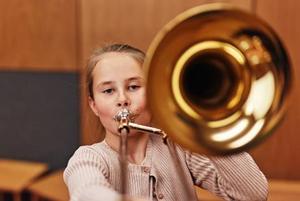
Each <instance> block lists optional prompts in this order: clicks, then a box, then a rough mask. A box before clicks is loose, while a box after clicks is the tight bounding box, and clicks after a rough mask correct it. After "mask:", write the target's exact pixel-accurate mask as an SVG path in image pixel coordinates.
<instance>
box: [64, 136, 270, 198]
mask: <svg viewBox="0 0 300 201" xmlns="http://www.w3.org/2000/svg"><path fill="white" fill-rule="evenodd" d="M177 148H178V153H179V159H180V163H181V164H182V165H183V167H184V174H185V176H186V177H187V179H188V183H189V185H188V188H190V190H192V191H193V192H194V193H193V200H197V197H196V193H195V191H194V186H193V185H197V186H199V187H201V188H204V189H207V190H208V191H210V192H212V193H214V194H215V195H217V196H220V197H222V198H223V199H224V200H249V201H255V200H266V199H267V193H268V184H267V180H266V178H265V176H264V175H263V173H262V172H261V171H260V170H259V168H258V167H257V165H256V164H255V162H254V161H253V159H252V158H251V156H250V155H249V154H247V153H245V152H244V153H240V154H236V155H231V156H223V157H212V158H210V159H209V158H207V157H205V156H202V155H199V154H194V153H190V152H188V151H184V150H183V149H181V148H179V147H177ZM175 170H176V167H175V165H174V163H173V162H172V158H171V156H170V155H169V152H168V149H167V146H166V145H165V144H163V142H162V140H161V138H159V137H156V136H151V138H150V140H149V142H148V145H147V150H146V156H145V159H144V161H143V162H142V163H141V164H140V165H136V164H130V163H129V165H128V187H127V189H128V194H129V195H132V196H134V197H140V198H144V199H145V200H147V199H149V192H150V178H153V181H154V184H153V189H152V190H153V195H152V196H153V198H152V199H153V200H165V201H185V200H184V197H183V195H184V193H185V192H184V188H183V182H182V181H181V180H180V179H179V178H178V176H177V174H176V171H175ZM64 180H65V183H66V185H67V186H68V188H69V193H70V197H71V201H101V200H103V201H116V200H120V194H119V193H118V192H119V191H120V168H119V157H118V153H117V152H115V151H114V150H113V149H111V148H110V147H109V145H107V143H105V141H103V142H101V143H97V144H94V145H91V146H82V147H80V148H79V149H78V150H77V151H76V152H75V153H74V155H73V156H72V158H71V159H70V161H69V163H68V166H67V168H66V169H65V172H64ZM151 192H152V191H151Z"/></svg>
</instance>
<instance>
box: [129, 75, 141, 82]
mask: <svg viewBox="0 0 300 201" xmlns="http://www.w3.org/2000/svg"><path fill="white" fill-rule="evenodd" d="M135 80H143V78H142V77H140V76H136V77H131V78H128V79H127V81H135Z"/></svg>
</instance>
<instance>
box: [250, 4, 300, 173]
mask: <svg viewBox="0 0 300 201" xmlns="http://www.w3.org/2000/svg"><path fill="white" fill-rule="evenodd" d="M299 8H300V2H299V1H293V0H287V1H279V0H276V1H274V0H273V1H271V0H264V1H257V5H256V13H257V15H258V16H259V17H261V18H263V19H264V20H265V21H267V22H268V23H269V24H270V25H271V26H272V27H273V28H274V30H275V31H276V32H277V33H278V35H279V36H280V37H281V39H282V41H283V42H284V44H285V46H286V48H287V50H288V52H289V54H290V59H291V62H292V64H293V70H294V86H293V87H294V88H293V91H292V94H291V97H290V102H291V103H290V107H289V110H288V112H287V114H286V117H285V119H284V121H283V122H282V124H280V125H279V127H278V129H277V130H276V131H275V132H274V134H273V136H271V137H270V139H269V140H267V141H266V142H264V143H263V144H261V145H260V146H258V147H257V148H255V149H254V150H253V151H252V153H253V156H254V158H255V159H256V161H257V163H258V165H259V166H260V167H261V168H262V170H263V171H264V172H265V174H266V175H267V176H268V177H269V178H277V179H278V178H279V179H300V172H299V170H300V160H298V159H299V155H300V146H299V142H300V136H299V130H298V129H299V128H298V127H299V122H300V107H299V105H298V103H299V101H300V94H299V91H300V83H299V78H298V76H299V73H300V68H299V65H300V57H299V51H300V42H299V35H300V26H298V24H299V22H298V21H299V19H300V12H299Z"/></svg>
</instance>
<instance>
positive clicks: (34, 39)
mask: <svg viewBox="0 0 300 201" xmlns="http://www.w3.org/2000/svg"><path fill="white" fill-rule="evenodd" d="M76 23H77V22H76V1H63V0H52V1H41V0H28V1H23V0H10V1H1V2H0V30H1V31H0V44H1V48H0V69H2V70H21V71H66V72H68V71H77V64H76V56H77V55H76V54H77V53H76V51H77V50H76V48H77V46H76V34H77V30H76Z"/></svg>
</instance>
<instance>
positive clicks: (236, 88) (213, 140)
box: [144, 4, 292, 153]
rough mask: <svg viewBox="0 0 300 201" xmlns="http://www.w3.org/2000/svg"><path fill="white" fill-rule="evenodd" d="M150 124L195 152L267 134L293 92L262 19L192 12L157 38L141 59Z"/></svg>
mask: <svg viewBox="0 0 300 201" xmlns="http://www.w3.org/2000/svg"><path fill="white" fill-rule="evenodd" d="M144 67H145V69H146V72H147V82H148V83H147V87H148V89H147V93H148V94H147V96H148V99H149V100H148V102H149V106H150V109H151V111H152V114H153V121H154V123H155V125H157V126H158V127H160V128H162V129H163V130H164V131H165V132H166V133H167V134H168V136H169V137H170V138H171V139H173V140H174V141H175V142H177V143H178V144H181V145H182V146H183V147H186V148H188V149H190V150H192V151H195V152H198V153H232V152H236V151H240V150H244V149H245V148H248V147H251V146H252V145H255V144H257V143H258V142H260V141H262V140H263V139H264V138H265V137H266V136H268V135H269V134H270V133H271V131H272V130H273V129H274V127H275V126H276V125H277V124H278V123H279V122H280V120H281V119H282V116H283V113H284V111H285V108H286V105H287V101H286V99H287V97H288V95H289V93H290V89H291V82H292V80H291V68H290V62H289V59H288V55H287V53H286V50H285V49H284V48H283V44H282V43H281V42H280V40H279V38H278V36H277V35H276V34H275V32H274V31H273V30H272V29H271V28H270V27H269V26H268V25H267V24H266V23H265V22H263V21H262V20H260V19H259V18H257V17H256V16H253V15H252V14H249V13H247V12H245V11H241V10H238V9H235V8H234V7H232V6H230V5H226V4H208V5H202V6H199V7H195V8H192V9H190V10H188V11H186V12H184V13H182V14H180V15H179V16H177V17H176V18H174V19H173V20H172V21H171V22H169V23H168V24H167V25H166V26H165V27H164V28H163V29H162V30H161V31H160V32H159V33H158V35H157V36H156V37H155V39H154V41H153V42H152V44H151V46H150V48H149V50H148V52H147V59H146V61H145V66H144Z"/></svg>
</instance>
